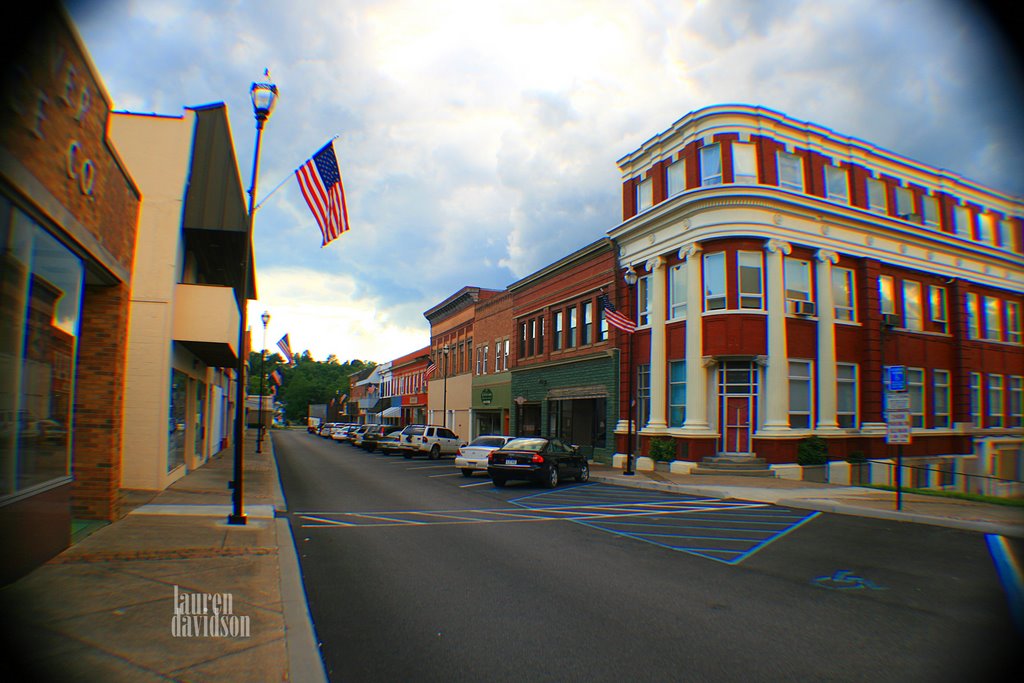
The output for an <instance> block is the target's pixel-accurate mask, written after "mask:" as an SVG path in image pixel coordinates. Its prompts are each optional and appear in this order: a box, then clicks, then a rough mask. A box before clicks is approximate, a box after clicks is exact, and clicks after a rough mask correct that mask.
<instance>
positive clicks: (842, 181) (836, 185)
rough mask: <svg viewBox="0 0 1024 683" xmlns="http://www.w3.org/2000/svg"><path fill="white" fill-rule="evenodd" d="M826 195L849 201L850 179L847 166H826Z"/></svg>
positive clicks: (834, 198)
mask: <svg viewBox="0 0 1024 683" xmlns="http://www.w3.org/2000/svg"><path fill="white" fill-rule="evenodd" d="M825 196H826V197H828V198H829V199H832V200H834V201H837V202H844V203H845V202H848V201H849V196H850V181H849V179H848V174H847V172H846V169H845V168H840V167H839V166H826V167H825Z"/></svg>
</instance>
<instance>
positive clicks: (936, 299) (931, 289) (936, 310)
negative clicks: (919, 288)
mask: <svg viewBox="0 0 1024 683" xmlns="http://www.w3.org/2000/svg"><path fill="white" fill-rule="evenodd" d="M928 316H929V317H930V318H931V319H932V322H933V323H935V324H936V325H937V326H938V327H939V329H940V330H941V331H942V332H945V331H946V325H947V324H948V323H949V313H948V307H947V305H946V288H945V287H936V286H935V285H929V286H928Z"/></svg>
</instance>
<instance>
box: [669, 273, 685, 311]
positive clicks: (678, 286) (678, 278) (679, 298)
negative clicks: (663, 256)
mask: <svg viewBox="0 0 1024 683" xmlns="http://www.w3.org/2000/svg"><path fill="white" fill-rule="evenodd" d="M668 291H669V299H668V317H669V319H670V320H678V319H680V318H685V317H686V263H685V262H683V263H678V264H676V265H674V266H672V267H671V268H670V269H669V271H668Z"/></svg>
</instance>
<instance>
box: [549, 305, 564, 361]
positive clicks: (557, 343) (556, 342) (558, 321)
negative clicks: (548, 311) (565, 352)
mask: <svg viewBox="0 0 1024 683" xmlns="http://www.w3.org/2000/svg"><path fill="white" fill-rule="evenodd" d="M564 315H565V314H564V313H562V311H555V315H554V320H555V322H554V328H555V329H554V330H553V332H554V334H553V336H552V337H551V350H552V351H558V350H559V349H561V348H562V318H563V316H564Z"/></svg>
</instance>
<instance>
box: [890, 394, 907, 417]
mask: <svg viewBox="0 0 1024 683" xmlns="http://www.w3.org/2000/svg"><path fill="white" fill-rule="evenodd" d="M885 409H886V410H887V411H889V412H892V411H894V410H896V411H900V410H902V411H904V412H909V411H910V394H908V393H907V392H905V391H888V392H886V394H885Z"/></svg>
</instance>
